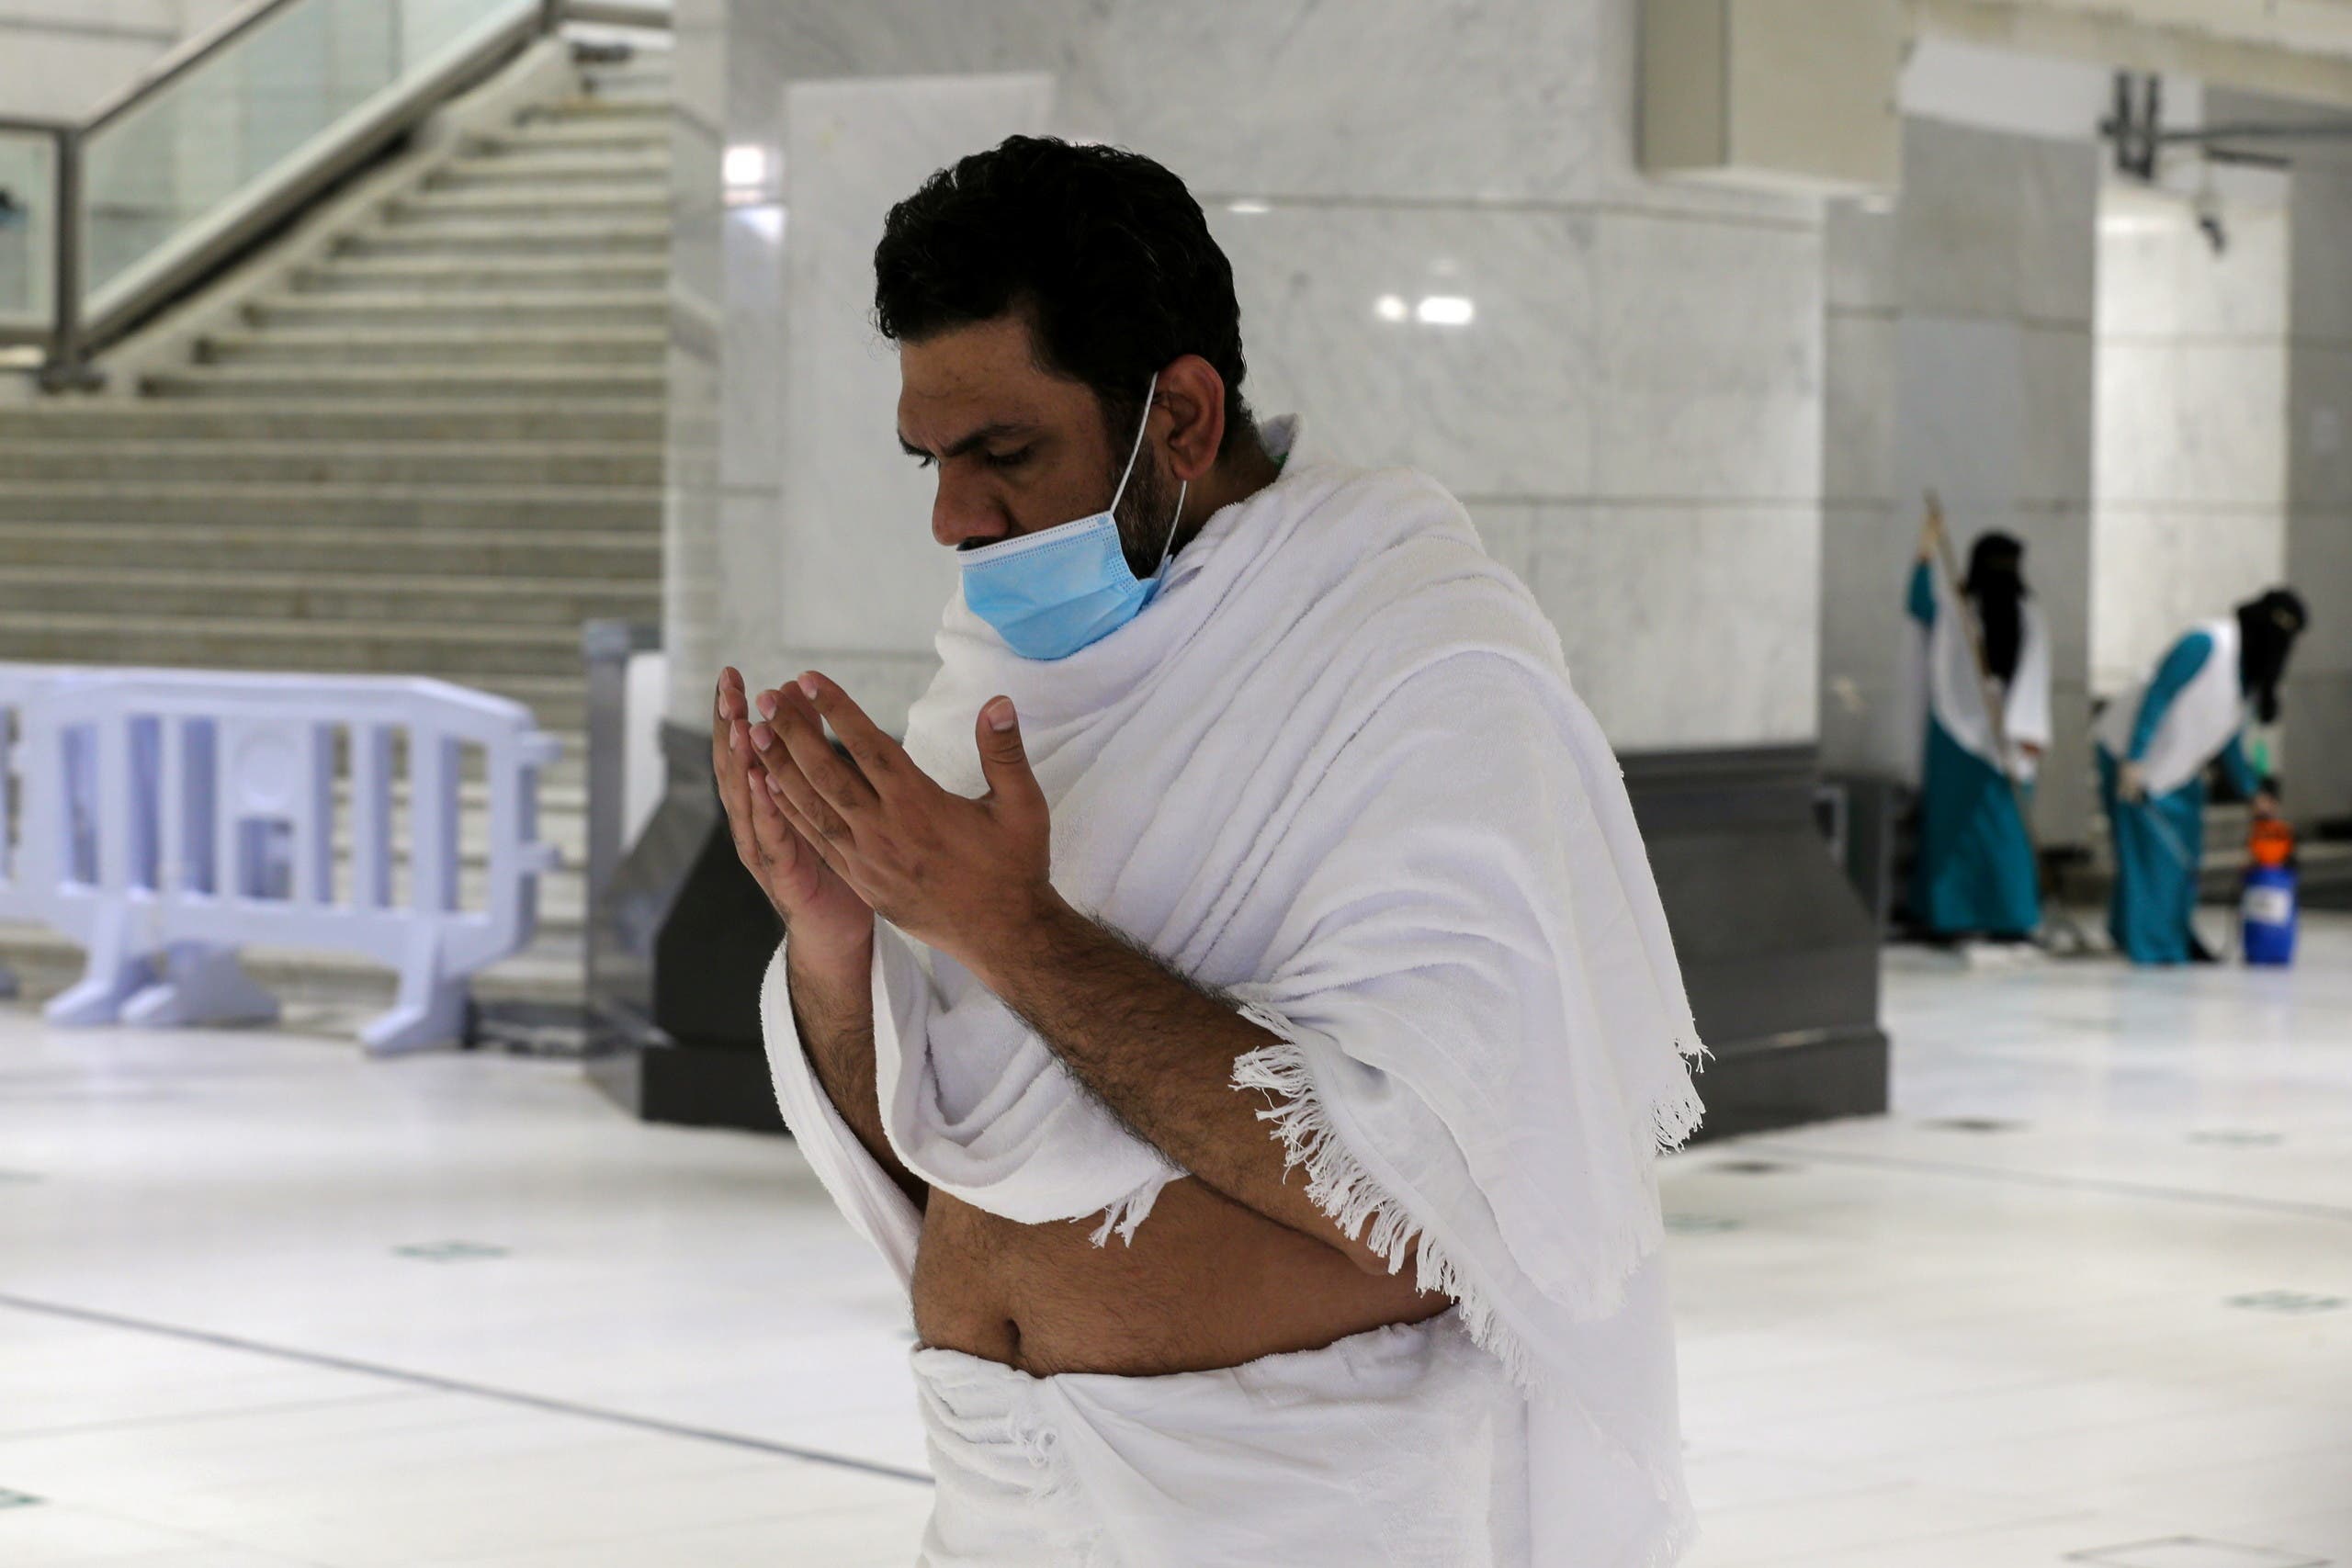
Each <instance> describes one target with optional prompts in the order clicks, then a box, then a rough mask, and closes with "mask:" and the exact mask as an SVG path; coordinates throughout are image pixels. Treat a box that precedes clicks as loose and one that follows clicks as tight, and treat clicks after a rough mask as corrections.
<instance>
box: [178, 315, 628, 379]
mask: <svg viewBox="0 0 2352 1568" xmlns="http://www.w3.org/2000/svg"><path fill="white" fill-rule="evenodd" d="M669 344H670V334H669V333H665V332H662V331H660V330H658V329H654V328H636V329H629V328H607V329H603V330H597V331H589V330H584V329H574V330H571V331H563V330H553V329H548V328H545V327H517V328H508V329H503V330H498V331H489V332H485V331H470V332H469V331H461V330H449V329H444V330H441V331H435V330H433V329H431V328H428V327H426V326H424V325H422V324H418V325H413V326H408V327H395V328H363V327H314V328H290V327H279V328H272V329H269V330H266V331H261V332H225V333H210V334H209V335H207V336H206V337H204V338H202V339H201V340H199V341H198V344H197V348H196V357H197V359H198V361H199V362H200V363H202V364H207V365H318V366H335V367H344V366H355V365H364V366H368V367H379V368H386V369H389V368H390V367H395V366H410V365H422V366H428V367H441V366H447V365H452V364H457V365H465V366H468V367H474V368H487V367H508V366H517V367H519V366H540V367H574V368H578V369H582V370H586V369H590V368H593V367H605V366H617V367H625V368H629V369H639V370H645V369H654V368H658V367H660V366H661V365H662V363H663V362H664V356H665V355H666V354H667V352H668V349H669Z"/></svg>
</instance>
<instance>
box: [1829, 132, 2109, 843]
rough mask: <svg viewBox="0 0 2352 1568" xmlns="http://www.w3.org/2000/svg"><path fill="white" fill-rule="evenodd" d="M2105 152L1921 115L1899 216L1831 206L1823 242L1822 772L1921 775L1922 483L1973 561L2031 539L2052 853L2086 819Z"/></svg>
mask: <svg viewBox="0 0 2352 1568" xmlns="http://www.w3.org/2000/svg"><path fill="white" fill-rule="evenodd" d="M2097 197H2098V152H2097V150H2096V148H2095V147H2094V145H2093V144H2092V143H2090V142H2089V141H2076V140H2064V139H2057V138H2045V137H2040V136H2030V135H2018V134H2013V133H2007V132H2002V131H1996V130H1985V129H1981V128H1974V127H1965V126H1959V125H1953V124H1949V123H1946V122H1943V121H1940V120H1936V119H1931V118H1924V117H1918V116H1914V117H1911V118H1907V119H1906V120H1905V135H1904V177H1903V188H1902V194H1901V197H1899V199H1898V201H1897V202H1896V203H1895V204H1894V208H1893V209H1891V210H1866V209H1862V208H1860V207H1858V206H1854V205H1852V204H1839V205H1838V206H1837V207H1836V208H1834V209H1833V210H1832V213H1831V216H1830V220H1829V224H1828V230H1827V232H1828V247H1829V255H1828V279H1829V281H1828V290H1827V296H1826V299H1827V324H1826V339H1827V344H1828V374H1827V385H1828V393H1827V438H1826V441H1825V444H1824V446H1823V463H1822V467H1823V491H1824V498H1823V514H1824V522H1823V561H1824V586H1823V589H1822V658H1821V669H1822V749H1823V756H1824V761H1825V762H1826V764H1827V765H1828V766H1830V767H1832V768H1835V769H1841V770H1850V771H1855V772H1860V773H1877V774H1888V775H1894V776H1906V775H1908V774H1909V773H1912V772H1913V771H1915V770H1916V768H1917V756H1918V747H1919V744H1920V739H1919V733H1920V732H1919V728H1918V725H1919V722H1920V717H1919V709H1918V706H1917V701H1916V694H1915V693H1914V692H1913V691H1912V690H1911V689H1910V684H1909V678H1908V671H1907V670H1906V668H1905V663H1904V660H1903V653H1904V649H1905V642H1906V639H1907V638H1909V637H1912V636H1913V634H1912V632H1911V631H1910V630H1909V626H1908V622H1907V620H1906V619H1905V614H1904V607H1903V606H1904V585H1905V581H1906V578H1907V575H1908V573H1909V571H1910V570H1911V563H1912V560H1913V558H1914V556H1915V552H1916V550H1917V542H1918V536H1919V526H1920V520H1921V517H1922V513H1923V498H1924V494H1925V492H1926V491H1928V490H1930V489H1933V490H1934V491H1937V492H1938V494H1939V496H1940V497H1941V498H1942V501H1943V503H1944V509H1945V515H1946V521H1947V524H1948V525H1949V526H1950V527H1951V532H1952V536H1953V538H1954V541H1955V543H1956V545H1957V547H1958V548H1959V551H1960V553H1961V554H1962V557H1963V558H1965V555H1966V551H1967V548H1968V546H1969V544H1970V542H1971V541H1972V540H1973V538H1974V537H1975V536H1977V535H1978V534H1980V533H1983V532H1985V531H1986V530H1988V529H1993V528H1999V529H2004V530H2006V531H2007V532H2010V533H2013V534H2015V535H2017V536H2018V537H2019V538H2021V539H2023V540H2024V541H2025V543H2026V547H2027V556H2026V570H2027V575H2028V578H2029V580H2030V582H2031V584H2032V586H2033V589H2034V592H2036V594H2037V595H2038V596H2039V597H2040V598H2041V605H2042V609H2043V612H2044V614H2045V615H2046V616H2047V617H2048V619H2049V622H2050V626H2051V629H2052V635H2051V642H2052V705H2053V709H2054V713H2053V717H2054V720H2055V723H2056V726H2057V735H2058V739H2057V741H2056V743H2055V744H2054V745H2053V747H2052V755H2051V757H2050V759H2049V761H2048V763H2047V764H2046V766H2045V768H2044V771H2043V784H2042V788H2041V796H2040V803H2039V805H2038V807H2037V812H2036V814H2037V818H2038V826H2039V828H2040V829H2041V833H2042V835H2043V836H2044V838H2045V839H2046V840H2049V841H2051V842H2053V843H2066V842H2072V841H2076V840H2079V839H2080V838H2081V836H2082V835H2083V833H2084V832H2085V830H2086V826H2087V822H2088V808H2089V800H2088V785H2087V762H2086V750H2085V747H2086V744H2087V742H2086V740H2085V739H2083V737H2084V736H2085V735H2086V728H2087V725H2088V719H2089V713H2088V705H2089V698H2088V690H2087V681H2086V673H2087V664H2088V645H2087V640H2086V626H2087V622H2088V619H2089V615H2088V606H2089V506H2090V463H2091V401H2092V391H2093V389H2092V340H2091V322H2092V306H2093V298H2092V295H2093V277H2094V274H2095V267H2096V261H2097V257H2096V254H2095V244H2094V240H2095V233H2096V216H2097Z"/></svg>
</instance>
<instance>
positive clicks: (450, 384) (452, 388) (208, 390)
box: [143, 365, 668, 401]
mask: <svg viewBox="0 0 2352 1568" xmlns="http://www.w3.org/2000/svg"><path fill="white" fill-rule="evenodd" d="M667 385H668V373H667V371H666V370H665V369H662V368H659V367H653V368H646V369H637V368H632V367H620V366H594V365H591V366H581V367H544V366H530V365H516V366H509V367H504V368H493V369H487V370H479V369H475V368H473V367H465V368H463V369H444V368H442V367H438V366H433V365H413V366H387V367H382V368H377V367H349V366H341V365H320V366H286V365H218V366H213V365H208V366H197V367H191V368H188V369H185V370H166V371H158V372H156V373H154V374H152V375H150V376H149V377H148V378H146V380H145V382H144V383H143V388H144V389H145V390H146V391H147V392H148V393H149V394H151V395H153V396H155V397H162V398H267V399H272V400H277V399H285V398H337V399H354V398H359V399H368V400H373V399H377V398H385V399H390V400H401V399H413V398H421V397H439V398H443V399H446V400H458V399H468V400H470V399H474V398H487V399H500V400H503V399H515V398H528V397H533V396H538V397H561V398H563V399H566V400H582V401H594V400H599V399H605V398H613V399H631V398H647V397H659V396H661V395H662V392H663V391H664V390H665V389H666V388H667Z"/></svg>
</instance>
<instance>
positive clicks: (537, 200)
mask: <svg viewBox="0 0 2352 1568" xmlns="http://www.w3.org/2000/svg"><path fill="white" fill-rule="evenodd" d="M669 211H670V192H669V186H667V185H658V186H646V187H644V188H643V189H641V190H639V189H624V190H614V189H609V188H606V187H604V186H563V187H560V188H548V189H518V188H515V187H513V186H478V187H471V188H460V189H454V190H451V189H426V190H421V191H418V192H416V193H414V194H413V195H410V196H404V197H400V198H399V199H398V200H395V201H390V202H387V203H385V205H384V208H383V213H382V216H383V218H384V220H385V221H386V222H387V223H390V224H391V225H393V226H395V227H398V228H404V229H405V228H429V227H431V226H432V225H434V224H436V223H439V224H449V223H480V222H484V221H492V222H504V223H514V224H517V225H525V226H527V225H530V224H534V223H545V222H550V221H556V220H563V221H570V222H579V223H592V222H595V221H597V220H607V221H621V220H629V221H638V220H646V219H666V218H667V217H668V216H669Z"/></svg>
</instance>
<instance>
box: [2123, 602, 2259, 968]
mask: <svg viewBox="0 0 2352 1568" xmlns="http://www.w3.org/2000/svg"><path fill="white" fill-rule="evenodd" d="M2212 657H2213V639H2212V638H2211V637H2210V636H2208V635H2207V634H2205V633H2204V632H2190V633H2189V634H2188V636H2186V637H2182V638H2181V639H2180V640H2179V641H2178V642H2177V643H2175V644H2173V646H2172V651H2171V652H2169V653H2167V654H2165V661H2164V663H2163V664H2162V665H2161V666H2159V667H2158V669H2157V671H2156V677H2155V679H2154V681H2153V682H2150V683H2149V686H2148V694H2147V696H2146V697H2145V698H2144V699H2143V701H2142V702H2141V704H2140V715H2139V717H2138V718H2136V719H2135V720H2133V721H2132V726H2131V760H2132V761H2140V760H2142V759H2143V758H2144V757H2145V756H2146V755H2147V752H2148V747H2149V745H2150V744H2151V743H2152V742H2154V739H2155V737H2156V730H2157V728H2158V727H2159V726H2161V725H2162V724H2163V723H2164V720H2165V713H2166V712H2167V711H2168V710H2169V709H2170V708H2171V706H2172V704H2173V701H2174V699H2176V698H2177V697H2178V696H2179V695H2180V693H2181V689H2182V688H2183V687H2185V686H2187V685H2188V682H2190V681H2192V680H2194V679H2195V678H2196V676H2197V673H2198V671H2200V670H2202V669H2204V667H2205V663H2206V660H2210V659H2211V658H2212ZM2221 760H2222V767H2223V768H2224V769H2226V770H2227V771H2228V773H2229V775H2230V782H2231V783H2232V784H2234V785H2235V786H2236V787H2237V789H2238V791H2239V793H2241V794H2243V795H2253V794H2254V792H2255V790H2256V788H2257V787H2258V786H2259V785H2260V784H2261V778H2260V775H2258V774H2257V773H2256V772H2255V771H2254V764H2252V763H2251V762H2249V761H2246V755H2245V732H2244V730H2240V731H2238V732H2237V733H2234V734H2233V735H2232V736H2231V737H2230V739H2229V743H2228V744H2227V745H2225V746H2223V747H2222V751H2221ZM2118 773H2120V763H2119V761H2117V759H2116V757H2115V754H2114V753H2113V752H2112V751H2110V750H2109V749H2108V748H2107V746H2106V745H2105V743H2103V742H2102V743H2101V744H2100V746H2099V748H2098V795H2099V801H2100V803H2101V804H2102V805H2103V806H2105V807H2107V819H2108V823H2109V829H2110V830H2111V833H2112V835H2113V840H2114V844H2115V894H2114V897H2113V898H2112V900H2111V901H2110V902H2109V905H2108V913H2107V928H2108V931H2109V933H2110V934H2111V935H2112V936H2113V937H2114V938H2115V945H2116V946H2117V947H2119V948H2120V949H2121V950H2122V951H2123V952H2124V953H2125V954H2126V955H2127V956H2129V957H2130V958H2131V961H2132V962H2133V963H2134V964H2186V963H2187V962H2188V957H2189V945H2188V938H2189V929H2190V928H2189V918H2190V916H2191V915H2192V914H2193V913H2194V911H2195V910H2196V908H2197V868H2198V864H2199V862H2200V861H2201V860H2202V859H2203V855H2204V846H2205V776H2204V774H2203V773H2202V772H2201V771H2200V772H2199V773H2198V774H2197V775H2196V776H2195V777H2193V778H2191V779H2190V780H2189V781H2188V783H2187V784H2182V785H2181V786H2180V787H2179V788H2177V789H2176V790H2174V791H2172V792H2171V793H2170V794H2168V795H2150V796H2148V798H2147V799H2146V800H2144V801H2142V802H2140V803H2138V804H2136V805H2135V804H2133V803H2132V802H2131V801H2127V800H2125V799H2123V798H2122V797H2121V796H2120V795H2118V794H2117V792H2116V779H2117V775H2118Z"/></svg>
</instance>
